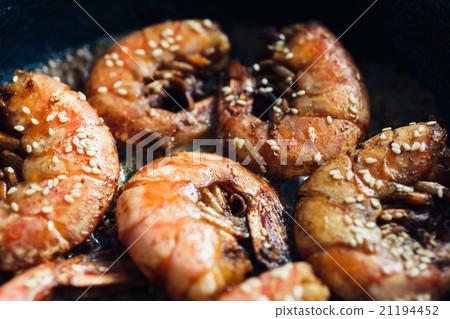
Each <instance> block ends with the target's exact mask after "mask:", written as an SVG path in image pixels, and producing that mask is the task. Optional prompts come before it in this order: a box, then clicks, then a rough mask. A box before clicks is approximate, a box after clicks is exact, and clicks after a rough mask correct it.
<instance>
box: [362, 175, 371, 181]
mask: <svg viewBox="0 0 450 319" xmlns="http://www.w3.org/2000/svg"><path fill="white" fill-rule="evenodd" d="M371 179H372V176H371V175H370V173H365V174H364V175H363V180H364V181H365V182H366V183H370V180H371Z"/></svg>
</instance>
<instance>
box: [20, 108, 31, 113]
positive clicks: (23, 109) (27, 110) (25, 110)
mask: <svg viewBox="0 0 450 319" xmlns="http://www.w3.org/2000/svg"><path fill="white" fill-rule="evenodd" d="M22 111H23V113H25V114H30V113H31V111H30V109H29V108H28V107H26V106H24V107H23V108H22Z"/></svg>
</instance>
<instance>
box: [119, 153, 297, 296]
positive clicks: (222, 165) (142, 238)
mask: <svg viewBox="0 0 450 319" xmlns="http://www.w3.org/2000/svg"><path fill="white" fill-rule="evenodd" d="M116 217H117V227H118V232H119V238H120V239H121V241H122V242H123V243H124V245H125V246H127V247H129V254H130V256H131V258H132V259H133V261H134V262H135V263H136V265H137V266H138V267H139V268H140V269H141V271H142V272H143V274H144V275H145V276H146V277H147V278H148V279H149V280H150V281H151V282H152V283H154V284H156V285H159V286H162V287H163V288H164V289H165V291H166V293H167V294H168V296H170V297H171V298H173V299H188V300H205V299H214V298H216V297H218V296H219V295H220V294H221V293H222V292H223V291H224V290H225V289H226V288H228V287H229V286H232V285H234V284H237V283H240V282H241V281H242V280H243V279H244V275H245V274H246V273H247V272H249V271H250V270H251V269H252V264H251V262H250V259H249V255H248V254H254V255H255V256H256V260H257V261H258V262H259V263H260V264H262V265H264V266H266V267H268V268H274V267H277V266H279V265H281V264H284V263H286V262H288V261H289V260H290V255H289V248H288V246H287V243H286V240H287V238H286V237H287V235H286V229H285V225H284V215H283V206H282V204H281V202H280V199H279V198H278V196H277V194H276V193H275V191H274V190H273V189H272V188H271V187H270V186H269V184H267V183H266V182H265V181H264V180H262V179H261V178H259V177H257V176H256V175H253V174H252V173H250V172H248V171H247V170H246V169H245V168H243V167H242V166H240V165H238V164H237V163H235V162H233V161H231V160H229V159H226V158H223V157H221V156H218V155H212V154H206V153H190V152H180V153H175V154H174V155H173V156H171V157H167V158H160V159H158V160H156V161H154V162H153V163H151V164H148V165H147V166H146V167H144V168H142V169H141V170H140V171H139V172H138V173H137V174H136V175H134V176H133V177H132V178H131V179H130V181H129V182H128V183H127V184H126V186H125V190H124V192H123V193H122V194H121V195H120V197H119V199H118V201H117V210H116ZM252 246H253V248H252V249H251V251H246V250H245V249H244V247H252Z"/></svg>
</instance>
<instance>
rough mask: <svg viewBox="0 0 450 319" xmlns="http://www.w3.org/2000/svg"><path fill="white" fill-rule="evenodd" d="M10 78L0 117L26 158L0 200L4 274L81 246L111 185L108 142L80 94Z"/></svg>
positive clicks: (114, 168)
mask: <svg viewBox="0 0 450 319" xmlns="http://www.w3.org/2000/svg"><path fill="white" fill-rule="evenodd" d="M14 79H15V80H14V82H13V83H10V84H7V85H5V86H3V87H2V88H1V89H0V112H1V113H2V115H3V116H4V118H5V120H6V121H5V122H6V124H7V127H5V129H9V127H14V128H16V130H18V129H20V131H19V130H18V131H19V132H18V133H20V135H21V137H20V144H21V149H22V150H23V152H25V150H26V149H27V150H29V154H28V155H27V157H26V158H25V160H24V162H23V166H22V168H21V175H22V178H23V182H20V183H19V184H17V185H15V187H14V192H12V191H11V192H10V194H8V196H7V197H6V198H5V199H3V200H1V201H0V269H2V270H6V271H13V270H18V269H21V268H25V267H28V266H31V265H35V264H37V263H41V262H44V261H47V260H50V259H52V258H54V257H56V256H58V255H61V254H63V253H65V252H67V251H68V250H70V249H71V248H73V247H75V246H77V245H78V244H80V243H82V242H83V241H84V240H85V239H86V238H87V237H88V236H89V233H90V232H91V231H92V230H93V229H94V228H95V226H96V225H97V223H98V222H99V221H100V219H101V218H102V216H103V214H104V213H105V211H106V209H107V208H108V206H109V204H110V201H111V199H112V197H113V196H114V193H115V190H116V186H117V182H118V178H119V162H118V155H117V150H116V146H115V142H114V139H113V137H112V135H111V134H110V133H109V131H108V129H107V128H106V127H104V126H103V124H102V123H101V121H100V119H99V118H98V116H97V114H96V112H95V110H94V109H93V108H92V107H91V106H90V105H89V103H88V102H86V101H85V99H84V98H83V95H81V94H79V93H77V92H74V91H72V90H70V88H69V87H68V86H67V85H65V84H63V83H61V82H59V81H57V80H55V79H53V78H51V77H48V76H45V75H42V74H37V73H27V72H23V71H17V72H16V73H15V77H14ZM24 109H25V110H27V109H28V110H27V112H26V113H25V112H24ZM28 113H29V114H28ZM50 129H51V130H52V131H50ZM50 132H52V134H50ZM75 144H76V145H75ZM69 148H70V151H69Z"/></svg>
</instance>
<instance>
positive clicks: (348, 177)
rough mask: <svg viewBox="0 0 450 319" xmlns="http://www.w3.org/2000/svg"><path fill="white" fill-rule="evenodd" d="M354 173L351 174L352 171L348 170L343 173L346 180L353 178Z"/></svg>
mask: <svg viewBox="0 0 450 319" xmlns="http://www.w3.org/2000/svg"><path fill="white" fill-rule="evenodd" d="M354 175H355V174H353V172H351V171H348V172H347V173H346V174H345V179H346V180H348V181H350V180H351V179H352V178H353V176H354Z"/></svg>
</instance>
